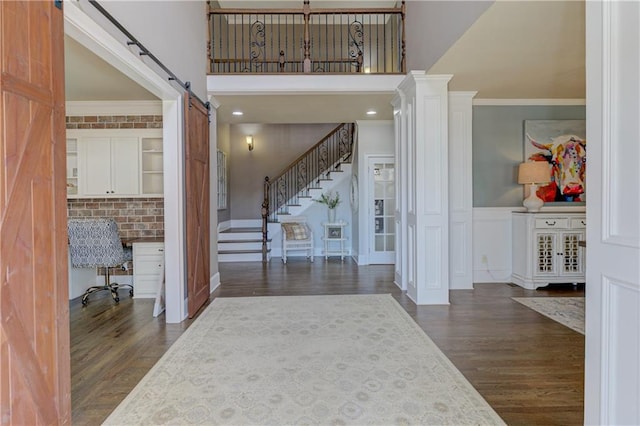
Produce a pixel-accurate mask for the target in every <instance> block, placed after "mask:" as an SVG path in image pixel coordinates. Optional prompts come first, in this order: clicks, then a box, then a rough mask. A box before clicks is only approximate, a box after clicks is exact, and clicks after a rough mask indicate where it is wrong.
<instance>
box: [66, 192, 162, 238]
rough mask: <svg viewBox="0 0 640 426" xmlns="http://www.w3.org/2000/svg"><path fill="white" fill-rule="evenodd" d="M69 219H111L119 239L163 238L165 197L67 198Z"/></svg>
mask: <svg viewBox="0 0 640 426" xmlns="http://www.w3.org/2000/svg"><path fill="white" fill-rule="evenodd" d="M67 212H68V215H69V217H112V218H114V219H115V220H116V222H117V223H118V229H119V230H120V238H122V239H125V240H129V239H134V238H141V237H154V238H162V237H164V199H163V198H82V199H68V200H67Z"/></svg>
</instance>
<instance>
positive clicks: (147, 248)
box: [133, 243, 164, 256]
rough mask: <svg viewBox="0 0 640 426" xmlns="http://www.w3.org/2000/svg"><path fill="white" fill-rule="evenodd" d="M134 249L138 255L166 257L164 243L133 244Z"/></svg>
mask: <svg viewBox="0 0 640 426" xmlns="http://www.w3.org/2000/svg"><path fill="white" fill-rule="evenodd" d="M133 248H134V251H135V254H136V255H140V256H152V255H156V256H157V255H162V256H164V244H162V243H133Z"/></svg>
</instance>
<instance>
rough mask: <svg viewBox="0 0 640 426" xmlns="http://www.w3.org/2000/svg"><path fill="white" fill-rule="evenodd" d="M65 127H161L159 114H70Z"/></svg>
mask: <svg viewBox="0 0 640 426" xmlns="http://www.w3.org/2000/svg"><path fill="white" fill-rule="evenodd" d="M67 129H162V116H161V115H83V116H82V115H71V116H67Z"/></svg>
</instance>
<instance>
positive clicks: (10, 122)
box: [0, 1, 71, 425]
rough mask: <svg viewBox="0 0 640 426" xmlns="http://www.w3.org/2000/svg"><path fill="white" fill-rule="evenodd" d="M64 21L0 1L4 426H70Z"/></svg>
mask: <svg viewBox="0 0 640 426" xmlns="http://www.w3.org/2000/svg"><path fill="white" fill-rule="evenodd" d="M63 51H64V46H63V15H62V10H61V9H58V8H56V6H54V2H53V1H46V2H45V1H39V2H36V1H0V55H1V59H2V60H1V61H0V68H1V69H0V71H1V73H0V92H1V95H2V96H1V97H0V409H1V413H0V415H1V417H0V423H2V424H22V425H35V424H69V423H70V422H71V404H70V402H71V398H70V387H71V385H70V369H69V310H68V304H69V297H68V283H67V279H68V278H67V220H66V216H67V210H66V187H65V182H66V177H65V162H66V157H65V144H66V140H65V128H64V127H65V116H64V58H63Z"/></svg>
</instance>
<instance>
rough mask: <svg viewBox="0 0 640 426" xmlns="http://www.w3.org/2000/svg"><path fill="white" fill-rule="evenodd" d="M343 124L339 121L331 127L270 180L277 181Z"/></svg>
mask: <svg viewBox="0 0 640 426" xmlns="http://www.w3.org/2000/svg"><path fill="white" fill-rule="evenodd" d="M345 124H347V123H340V124H339V125H338V126H337V127H336V128H335V129H333V130H332V131H330V132H329V133H328V134H327V135H326V136H325V137H323V138H322V139H320V142H318V143H317V144H315V145H314V146H312V147H311V148H309V149H308V150H306V151H305V152H304V154H302V155H300V156H299V157H298V158H296V159H295V160H293V161H292V162H291V163H289V166H288V167H287V168H286V169H284V170H283V171H282V173H280V174H279V175H278V176H276V177H275V178H274V179H271V181H272V182H275V181H277V180H278V179H280V178H281V177H283V176H284V175H286V174H287V172H288V171H289V169H291V168H292V167H294V165H296V164H298V163H299V162H300V161H302V160H303V159H304V158H305V157H307V156H308V155H309V154H310V153H311V152H312V151H314V150H315V149H316V148H317V147H319V146H320V145H322V144H323V143H324V142H325V141H326V140H327V139H329V138H330V137H331V136H333V135H334V134H336V133H337V132H338V131H339V130H340V129H341V128H342V127H343V126H344V125H345Z"/></svg>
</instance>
